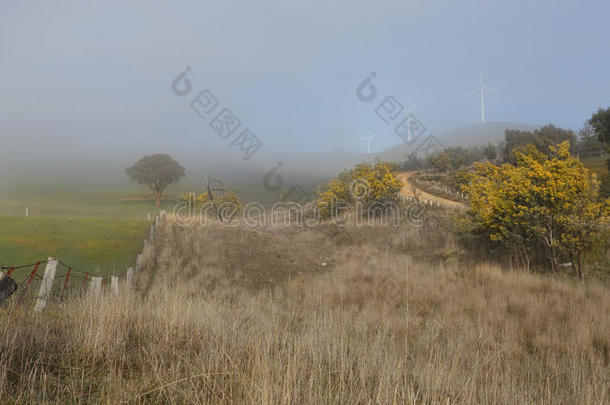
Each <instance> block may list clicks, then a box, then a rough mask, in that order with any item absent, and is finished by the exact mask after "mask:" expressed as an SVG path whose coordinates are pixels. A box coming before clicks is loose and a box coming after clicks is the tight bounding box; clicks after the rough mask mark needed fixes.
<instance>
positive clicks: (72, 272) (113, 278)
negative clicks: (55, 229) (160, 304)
mask: <svg viewBox="0 0 610 405" xmlns="http://www.w3.org/2000/svg"><path fill="white" fill-rule="evenodd" d="M165 217H166V212H165V211H160V212H159V213H158V214H157V216H156V218H155V219H154V222H153V223H152V224H151V226H150V231H149V232H148V233H147V236H146V238H145V239H144V247H146V245H147V244H148V243H150V242H152V241H153V239H154V236H155V232H156V230H157V227H158V226H159V224H160V223H161V222H162V221H163V220H164V219H165ZM142 253H143V250H142V251H141V252H140V253H139V254H138V255H137V256H136V258H135V261H134V263H133V266H132V267H129V268H126V269H125V270H123V271H122V272H120V273H118V274H113V275H106V274H103V273H100V272H98V271H87V270H84V269H79V268H77V267H74V266H72V265H70V264H67V263H64V262H63V261H61V260H59V259H57V258H53V257H49V258H47V259H41V260H39V261H36V262H32V263H30V264H23V265H14V266H0V307H6V306H7V304H8V303H9V302H11V303H12V304H13V305H17V306H22V307H24V308H28V307H30V306H31V305H32V303H34V302H35V306H34V310H35V311H37V312H40V311H42V310H44V309H45V308H46V306H47V304H48V303H49V302H56V303H59V304H61V303H63V302H64V301H66V300H67V299H69V298H73V297H80V296H83V295H84V294H87V293H95V294H101V293H102V290H103V289H108V290H110V291H111V292H112V293H113V294H114V295H118V294H119V281H120V280H122V281H123V283H122V284H123V285H125V286H130V285H131V283H132V280H133V277H134V275H135V274H138V273H139V272H140V270H141V267H142ZM54 287H55V288H54ZM36 291H37V293H35V292H36Z"/></svg>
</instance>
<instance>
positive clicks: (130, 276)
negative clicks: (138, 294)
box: [125, 267, 133, 285]
mask: <svg viewBox="0 0 610 405" xmlns="http://www.w3.org/2000/svg"><path fill="white" fill-rule="evenodd" d="M132 280H133V267H130V268H128V269H127V275H126V276H125V281H126V282H127V285H131V282H132Z"/></svg>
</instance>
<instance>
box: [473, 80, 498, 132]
mask: <svg viewBox="0 0 610 405" xmlns="http://www.w3.org/2000/svg"><path fill="white" fill-rule="evenodd" d="M486 90H487V91H491V92H492V93H495V90H494V89H492V88H489V87H487V86H485V84H483V73H481V71H480V70H479V85H478V86H477V87H475V88H474V90H472V93H470V95H471V96H472V95H473V94H474V93H476V92H477V91H480V92H481V122H485V91H486Z"/></svg>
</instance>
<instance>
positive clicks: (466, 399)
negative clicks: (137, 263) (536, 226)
mask: <svg viewBox="0 0 610 405" xmlns="http://www.w3.org/2000/svg"><path fill="white" fill-rule="evenodd" d="M164 226H165V228H164V229H162V231H161V232H160V233H159V235H158V237H157V238H156V239H155V242H154V244H153V245H151V246H149V247H147V248H146V249H145V252H144V258H145V260H144V271H143V273H142V274H141V276H140V279H139V280H138V289H136V290H134V291H131V292H127V293H124V294H123V295H122V296H121V298H120V299H116V298H114V297H112V296H110V295H107V296H103V297H102V298H101V301H99V300H96V299H95V298H93V297H92V296H89V297H88V298H85V299H84V300H82V301H80V300H77V301H74V302H72V303H70V304H69V305H68V306H65V307H52V308H49V310H48V311H47V312H45V313H44V314H43V315H42V316H35V317H32V316H31V315H30V314H29V313H27V314H26V313H23V312H21V311H19V310H16V311H14V312H7V319H8V322H5V323H2V324H0V353H3V355H2V356H0V402H2V401H4V402H6V401H11V402H20V403H37V402H47V401H48V402H81V403H84V402H89V403H100V402H103V403H122V402H126V403H128V402H148V403H201V404H225V403H226V404H228V403H257V404H283V403H285V404H290V403H302V404H309V403H311V404H323V403H383V404H391V403H452V404H473V403H494V404H511V405H512V404H515V403H548V404H551V403H571V404H572V403H574V404H576V403H579V404H580V403H608V401H610V390H609V387H610V355H609V353H610V292H609V291H608V289H607V288H605V287H603V286H601V285H599V284H595V283H591V282H588V283H579V282H575V281H574V280H572V279H569V280H565V279H564V280H562V279H561V278H556V277H551V276H540V275H534V274H527V273H521V272H505V271H502V270H501V269H498V268H497V267H494V266H490V265H488V264H485V263H481V264H479V265H477V266H473V267H466V268H457V267H455V266H454V265H441V264H436V265H433V264H429V263H424V262H421V261H419V260H418V259H416V258H415V257H416V255H417V257H419V258H420V259H423V258H425V257H426V255H429V257H434V256H435V255H438V253H439V252H440V251H447V250H450V249H453V248H455V246H454V245H452V243H451V241H450V240H447V239H446V235H445V236H444V233H443V232H436V231H435V230H434V229H423V228H413V227H402V228H399V229H393V228H384V227H371V228H369V227H362V228H354V227H347V228H338V227H335V226H320V227H317V228H314V229H310V230H303V229H295V228H283V229H267V230H265V231H264V232H260V231H258V230H252V229H242V228H228V227H222V226H220V225H210V226H208V227H207V228H194V227H191V228H182V227H177V226H175V225H174V226H171V225H164ZM443 239H445V240H443ZM323 263H325V265H323ZM138 291H140V292H143V293H144V296H142V295H140V294H139V293H138Z"/></svg>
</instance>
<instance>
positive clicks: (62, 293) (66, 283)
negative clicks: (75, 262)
mask: <svg viewBox="0 0 610 405" xmlns="http://www.w3.org/2000/svg"><path fill="white" fill-rule="evenodd" d="M71 272H72V267H68V274H66V279H65V280H64V286H63V287H62V288H61V295H60V296H59V302H64V292H65V291H66V286H67V285H68V280H70V273H71Z"/></svg>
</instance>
